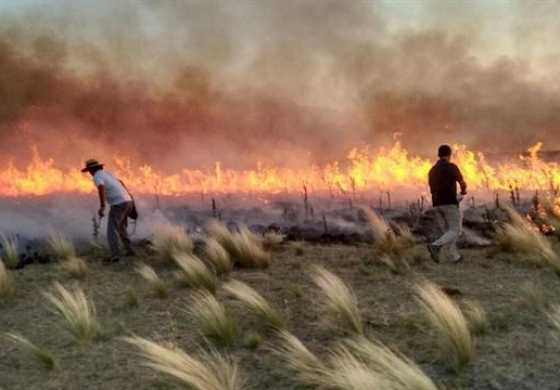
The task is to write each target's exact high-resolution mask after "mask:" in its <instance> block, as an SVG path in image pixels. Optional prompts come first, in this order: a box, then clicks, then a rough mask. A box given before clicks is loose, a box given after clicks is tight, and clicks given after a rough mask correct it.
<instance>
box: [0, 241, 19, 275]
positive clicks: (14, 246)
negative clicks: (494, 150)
mask: <svg viewBox="0 0 560 390" xmlns="http://www.w3.org/2000/svg"><path fill="white" fill-rule="evenodd" d="M0 245H2V258H1V260H3V261H4V264H5V265H6V267H8V268H15V266H16V265H17V264H18V262H19V256H18V239H17V237H15V236H13V237H8V236H5V235H3V234H2V235H0Z"/></svg>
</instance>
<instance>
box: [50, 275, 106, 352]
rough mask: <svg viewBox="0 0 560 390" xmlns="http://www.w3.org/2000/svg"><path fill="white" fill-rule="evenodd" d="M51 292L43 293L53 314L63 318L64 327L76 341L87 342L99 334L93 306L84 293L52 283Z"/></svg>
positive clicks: (80, 290) (76, 288) (79, 289)
mask: <svg viewBox="0 0 560 390" xmlns="http://www.w3.org/2000/svg"><path fill="white" fill-rule="evenodd" d="M53 290H54V291H53V292H45V293H43V294H44V295H45V297H46V298H47V299H48V300H49V302H50V303H51V304H52V305H53V307H54V309H55V312H56V313H58V314H59V315H61V316H62V318H64V320H65V322H64V325H65V326H66V328H67V329H68V330H69V331H70V333H71V334H72V335H73V336H74V337H75V338H76V339H77V340H78V341H82V342H87V341H91V340H93V339H94V338H95V337H97V336H98V335H99V334H100V331H101V328H100V326H99V323H98V322H97V318H96V314H95V306H94V305H93V302H91V301H90V300H88V298H87V297H86V294H85V293H84V291H83V290H82V289H81V288H79V287H75V288H73V289H71V290H67V289H65V288H64V287H63V286H62V285H61V284H60V283H58V282H54V284H53Z"/></svg>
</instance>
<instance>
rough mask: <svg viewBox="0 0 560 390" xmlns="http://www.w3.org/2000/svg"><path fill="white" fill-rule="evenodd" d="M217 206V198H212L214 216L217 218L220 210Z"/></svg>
mask: <svg viewBox="0 0 560 390" xmlns="http://www.w3.org/2000/svg"><path fill="white" fill-rule="evenodd" d="M217 211H218V210H217V208H216V199H214V198H212V217H214V218H217V217H218V212H217Z"/></svg>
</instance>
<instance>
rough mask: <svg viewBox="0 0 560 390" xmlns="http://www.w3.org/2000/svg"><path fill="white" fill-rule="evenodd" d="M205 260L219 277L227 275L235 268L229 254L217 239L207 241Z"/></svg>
mask: <svg viewBox="0 0 560 390" xmlns="http://www.w3.org/2000/svg"><path fill="white" fill-rule="evenodd" d="M204 258H205V259H206V260H207V261H208V262H209V263H210V264H211V265H212V268H214V271H216V274H218V275H227V274H229V273H230V272H231V270H232V268H233V264H232V263H231V258H230V256H229V253H228V252H227V251H226V250H225V249H224V247H223V246H222V245H221V244H220V243H219V242H218V241H217V240H216V239H215V238H212V237H210V238H207V239H206V242H205V246H204Z"/></svg>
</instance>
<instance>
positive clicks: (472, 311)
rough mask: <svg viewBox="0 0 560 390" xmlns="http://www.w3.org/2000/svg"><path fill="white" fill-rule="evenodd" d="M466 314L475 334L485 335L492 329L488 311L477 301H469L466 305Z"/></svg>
mask: <svg viewBox="0 0 560 390" xmlns="http://www.w3.org/2000/svg"><path fill="white" fill-rule="evenodd" d="M464 306H465V307H464V312H465V315H466V316H467V318H468V320H469V324H470V328H471V330H472V332H473V333H474V334H484V333H486V332H487V331H488V328H489V327H490V322H489V321H488V316H487V315H486V311H485V310H484V308H483V307H482V306H481V305H480V303H478V302H475V301H467V302H465V303H464Z"/></svg>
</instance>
